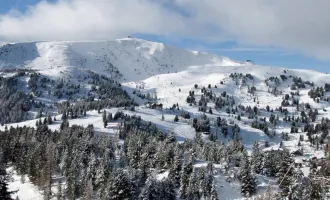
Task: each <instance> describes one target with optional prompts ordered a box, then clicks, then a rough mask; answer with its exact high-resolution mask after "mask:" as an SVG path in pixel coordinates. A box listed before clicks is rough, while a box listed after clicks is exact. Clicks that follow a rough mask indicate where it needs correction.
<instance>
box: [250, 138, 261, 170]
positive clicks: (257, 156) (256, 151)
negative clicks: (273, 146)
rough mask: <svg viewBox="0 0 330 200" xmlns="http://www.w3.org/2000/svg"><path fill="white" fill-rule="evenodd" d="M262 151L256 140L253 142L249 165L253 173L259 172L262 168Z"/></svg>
mask: <svg viewBox="0 0 330 200" xmlns="http://www.w3.org/2000/svg"><path fill="white" fill-rule="evenodd" d="M262 160H263V153H262V150H261V149H260V147H259V143H258V142H254V144H253V147H252V154H251V165H252V171H253V172H254V173H257V174H260V173H261V172H262V168H263V162H262Z"/></svg>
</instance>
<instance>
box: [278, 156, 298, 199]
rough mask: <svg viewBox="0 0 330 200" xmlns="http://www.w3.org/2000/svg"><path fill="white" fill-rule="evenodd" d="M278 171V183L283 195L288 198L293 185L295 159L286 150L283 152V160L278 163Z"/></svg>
mask: <svg viewBox="0 0 330 200" xmlns="http://www.w3.org/2000/svg"><path fill="white" fill-rule="evenodd" d="M277 169H278V172H277V174H276V176H277V183H278V184H279V188H280V189H281V195H282V196H288V194H289V192H290V187H291V184H292V175H293V169H294V166H293V159H292V157H291V155H290V153H289V151H287V150H284V151H282V152H281V159H280V162H279V163H278V166H277Z"/></svg>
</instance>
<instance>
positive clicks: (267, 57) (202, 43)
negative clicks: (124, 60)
mask: <svg viewBox="0 0 330 200" xmlns="http://www.w3.org/2000/svg"><path fill="white" fill-rule="evenodd" d="M73 1H75V0H73ZM38 2H40V0H0V14H1V15H3V16H6V15H8V13H10V12H11V11H13V10H17V11H19V12H21V13H22V16H21V19H20V20H21V21H24V17H26V18H29V17H31V14H26V13H27V12H26V11H27V8H28V7H29V6H32V7H34V6H35V5H36V4H37V3H38ZM48 2H52V3H56V0H50V1H48ZM168 2H169V3H168ZM171 2H172V0H171V1H170V0H169V1H167V2H166V3H165V4H163V6H164V5H165V7H166V12H172V13H175V14H177V13H179V15H181V16H179V18H178V19H184V20H187V18H190V17H191V16H197V15H198V13H197V14H196V13H195V12H196V11H191V10H193V9H194V7H193V5H191V8H190V7H189V6H190V5H188V6H186V7H184V8H190V9H187V11H186V9H181V8H183V7H180V6H181V5H173V4H171ZM191 2H195V1H193V0H192V1H191ZM196 5H197V6H198V4H196ZM197 6H196V7H197ZM171 9H172V10H171ZM162 11H163V10H160V12H162ZM183 11H185V12H183ZM189 11H191V12H189ZM100 12H101V11H100ZM24 14H26V15H24ZM167 17H168V16H167ZM0 21H1V19H0ZM109 23H110V22H109ZM209 24H210V25H211V26H209ZM181 26H182V25H181ZM213 26H214V27H217V26H216V24H212V23H211V22H210V23H209V22H208V25H207V26H204V27H213ZM0 27H1V26H0ZM219 29H220V28H219ZM222 29H225V27H222ZM174 30H175V29H174ZM175 31H176V30H175ZM175 31H173V33H172V32H170V31H169V32H170V34H167V35H162V34H158V33H157V32H155V33H152V32H154V31H153V30H149V29H147V30H146V31H145V32H146V33H139V34H134V29H133V30H131V33H130V31H126V32H125V33H127V34H130V35H132V36H134V37H139V38H142V39H146V40H152V41H158V42H163V43H166V44H169V45H175V46H179V47H182V48H187V49H192V50H200V51H207V52H212V53H215V54H219V55H223V56H228V57H229V58H231V59H233V60H239V61H244V60H252V61H254V63H255V64H260V65H271V66H280V67H287V68H303V69H313V70H317V71H322V72H330V68H329V66H330V59H323V58H320V57H318V56H315V55H314V54H313V52H310V50H308V45H305V46H306V47H305V46H303V47H302V50H301V51H300V49H299V45H293V46H289V45H286V44H285V43H283V44H282V41H287V40H285V39H283V38H280V39H281V40H280V41H279V43H280V44H281V45H278V46H276V44H275V45H274V44H271V42H269V41H267V42H265V43H263V42H261V44H258V45H254V46H251V45H247V44H251V43H252V44H254V42H256V43H259V41H258V37H259V39H260V38H262V35H261V37H260V36H259V35H258V36H255V37H253V38H252V39H251V41H250V40H249V39H246V37H245V38H244V40H243V39H242V38H240V37H237V38H238V39H235V37H228V38H224V39H221V40H214V39H212V40H208V39H204V37H201V38H202V39H200V38H199V37H196V36H194V37H187V38H185V37H184V36H182V34H181V35H180V36H179V34H178V36H176V33H175ZM140 32H143V31H140ZM148 32H151V33H148ZM188 32H189V31H188ZM190 32H191V31H190ZM209 32H210V31H209ZM60 33H61V32H60ZM120 33H122V32H120ZM201 34H203V33H201ZM208 34H209V33H208ZM265 34H266V33H265ZM209 35H210V34H209ZM238 35H239V34H238ZM0 36H1V32H0ZM116 36H117V35H116ZM124 36H126V35H123V36H122V37H124ZM203 36H204V35H203ZM244 36H245V35H244ZM212 37H213V38H214V37H216V35H212ZM221 37H222V36H219V38H221ZM5 38H6V37H5ZM32 38H38V37H37V36H36V37H32ZM46 38H47V37H46ZM87 38H88V37H87ZM0 39H1V38H0ZM85 39H86V38H85ZM40 40H42V39H40ZM261 40H263V38H262V39H261ZM269 44H270V45H269ZM286 46H288V48H286ZM313 46H316V45H313ZM303 48H306V50H304V49H303ZM285 49H299V51H298V50H285ZM316 50H317V49H316ZM309 54H310V55H309Z"/></svg>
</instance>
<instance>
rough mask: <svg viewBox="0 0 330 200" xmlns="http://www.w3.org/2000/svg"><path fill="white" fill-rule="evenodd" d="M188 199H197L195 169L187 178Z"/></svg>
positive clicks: (197, 189) (197, 187) (197, 188)
mask: <svg viewBox="0 0 330 200" xmlns="http://www.w3.org/2000/svg"><path fill="white" fill-rule="evenodd" d="M187 191H188V194H187V195H188V196H187V198H188V199H199V198H200V196H199V185H198V179H197V175H196V171H193V172H192V173H191V175H190V178H189V185H188V190H187Z"/></svg>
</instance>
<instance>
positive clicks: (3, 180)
mask: <svg viewBox="0 0 330 200" xmlns="http://www.w3.org/2000/svg"><path fill="white" fill-rule="evenodd" d="M9 179H10V177H9V175H8V174H7V171H6V165H5V161H4V159H3V154H2V152H0V199H1V200H2V199H3V200H13V199H12V198H11V195H12V194H13V193H15V192H11V191H9V189H8V181H9Z"/></svg>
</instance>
